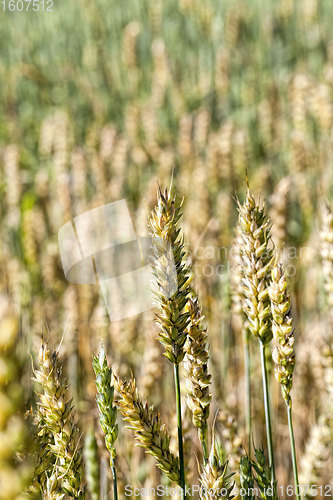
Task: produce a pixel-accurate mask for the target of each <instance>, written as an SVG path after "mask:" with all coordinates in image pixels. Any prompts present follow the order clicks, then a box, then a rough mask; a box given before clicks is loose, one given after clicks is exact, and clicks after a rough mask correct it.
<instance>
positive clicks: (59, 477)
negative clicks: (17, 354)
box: [34, 339, 85, 500]
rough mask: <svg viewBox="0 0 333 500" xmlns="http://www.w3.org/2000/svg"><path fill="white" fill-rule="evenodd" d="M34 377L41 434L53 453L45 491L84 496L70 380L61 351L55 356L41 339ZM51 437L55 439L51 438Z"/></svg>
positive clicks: (53, 494)
mask: <svg viewBox="0 0 333 500" xmlns="http://www.w3.org/2000/svg"><path fill="white" fill-rule="evenodd" d="M34 380H35V381H36V382H37V383H38V384H39V386H40V390H39V391H38V392H37V391H36V394H37V396H38V399H39V401H38V410H37V419H36V422H37V425H38V430H39V436H40V437H41V438H43V436H45V437H46V438H47V439H48V440H49V443H48V446H49V451H50V454H51V455H53V459H52V462H54V465H53V466H52V468H50V469H49V470H47V471H46V481H42V483H43V482H44V484H45V486H44V488H43V494H44V495H45V497H46V498H49V499H56V500H61V499H63V498H64V497H65V496H66V495H68V496H70V497H71V498H77V499H84V498H85V488H84V487H83V486H82V481H83V461H82V449H81V446H80V445H79V438H78V433H79V429H78V425H77V423H76V421H75V412H74V408H73V406H72V402H71V400H69V399H68V395H67V390H68V385H67V380H66V379H65V378H64V377H63V375H62V367H61V366H60V364H59V360H58V354H57V353H56V352H54V353H53V354H52V355H51V354H50V351H49V349H48V347H47V344H46V343H45V342H44V340H43V339H42V343H41V347H40V350H39V369H38V370H36V371H35V378H34ZM51 437H52V438H51Z"/></svg>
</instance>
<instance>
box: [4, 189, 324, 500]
mask: <svg viewBox="0 0 333 500" xmlns="http://www.w3.org/2000/svg"><path fill="white" fill-rule="evenodd" d="M238 211H239V218H238V224H237V227H236V230H235V246H236V251H235V254H236V256H237V262H238V267H237V268H234V273H235V274H237V273H238V276H236V277H235V279H234V280H233V285H234V286H233V291H232V298H233V303H234V305H235V309H236V311H237V314H238V316H239V321H240V323H241V325H242V326H241V328H242V339H243V348H244V361H245V362H244V366H245V380H244V384H245V386H246V391H245V392H246V399H245V401H246V403H245V405H246V430H247V438H243V439H241V440H240V442H239V443H238V450H237V451H235V446H233V447H232V451H231V453H228V452H227V451H226V446H225V443H224V437H223V427H224V426H225V427H226V428H228V427H230V422H229V423H228V424H225V423H224V418H223V412H224V408H223V407H221V409H220V410H221V414H222V419H221V422H222V432H220V430H219V427H218V426H217V425H216V419H218V418H219V416H218V413H219V401H218V397H217V398H216V399H217V401H215V402H214V413H215V415H214V417H213V420H212V418H209V417H210V414H211V413H212V412H211V407H212V405H213V401H214V397H213V394H212V393H213V391H212V387H213V385H212V376H211V374H210V373H209V357H210V353H209V332H208V331H207V329H206V326H205V324H204V317H203V314H202V309H201V306H200V298H199V297H198V295H197V293H196V290H195V277H194V278H193V273H192V271H191V264H190V262H189V260H188V256H187V253H186V251H185V244H184V237H183V234H182V231H181V229H180V227H179V221H180V219H181V216H182V203H178V202H177V200H176V197H174V196H173V195H172V193H171V192H170V191H169V190H168V189H166V190H165V191H164V192H162V191H161V190H159V192H158V201H157V205H156V207H155V209H154V210H153V211H152V212H151V215H150V218H149V224H148V226H149V231H150V234H151V236H152V246H153V253H154V260H152V264H151V265H152V273H153V279H154V296H155V306H156V317H155V319H156V323H157V325H158V339H159V341H160V343H161V344H162V346H163V349H164V352H163V354H164V356H165V357H166V358H167V360H168V365H169V366H170V364H171V365H173V372H174V384H175V408H176V416H177V421H176V422H175V427H176V428H177V437H178V446H176V448H174V449H172V447H171V445H170V441H171V435H170V431H169V430H168V428H167V426H166V424H165V423H163V415H162V416H161V415H160V414H159V412H158V411H157V410H156V409H155V408H154V407H153V406H151V405H150V403H149V398H148V401H145V399H143V397H142V396H141V395H140V392H139V390H138V389H137V384H136V380H135V378H134V377H133V375H132V376H131V377H130V378H129V379H128V380H124V379H122V378H121V377H120V376H119V375H117V374H116V373H115V371H116V370H115V369H114V368H113V367H112V365H111V366H110V364H109V363H108V360H107V356H106V352H105V350H104V347H103V346H101V348H100V352H99V354H98V355H97V356H94V357H93V359H92V365H93V370H94V373H95V386H96V401H97V407H98V414H99V422H100V428H101V434H102V435H104V442H105V447H106V449H107V452H108V454H109V463H110V469H111V471H112V478H113V498H115V499H116V498H124V497H125V492H124V489H123V486H124V484H123V481H121V484H119V481H117V477H119V476H120V477H122V472H121V467H122V463H121V461H118V459H117V457H118V453H119V452H120V451H121V447H122V443H121V437H120V436H118V434H120V433H119V422H120V421H121V419H122V421H123V422H125V423H126V424H127V427H128V428H129V429H131V431H132V433H133V436H134V440H135V441H136V443H137V444H138V445H139V446H140V447H142V448H143V449H144V450H145V452H146V453H147V454H150V455H151V456H152V457H153V459H154V461H155V464H156V466H157V467H158V468H159V469H160V471H162V473H163V475H164V480H163V484H164V485H168V484H170V485H177V486H178V487H179V491H180V495H181V498H182V499H185V498H189V496H188V495H189V493H187V492H188V491H190V490H188V488H189V485H190V483H189V481H190V480H193V472H192V474H191V473H190V474H189V476H190V477H187V470H188V466H189V461H190V459H191V457H190V455H191V454H193V453H194V452H193V449H189V447H188V446H186V443H185V441H186V440H185V439H184V436H183V416H184V413H185V409H184V408H182V397H181V392H182V390H181V389H183V392H184V396H186V404H187V407H188V410H189V412H190V415H191V420H192V424H193V426H194V428H196V430H197V436H198V443H199V448H196V460H197V468H198V471H199V472H198V474H199V476H198V481H199V483H198V484H199V485H200V490H199V491H200V493H199V495H200V498H201V499H208V498H215V499H217V498H226V499H228V498H233V496H234V491H235V488H236V487H237V486H238V487H239V488H240V489H239V490H238V494H239V495H240V496H241V497H242V498H245V499H253V498H255V496H256V493H255V490H254V489H253V488H254V486H255V485H256V486H257V488H258V489H257V496H258V497H259V498H262V499H268V498H273V499H277V498H278V497H279V483H278V478H277V475H276V472H275V466H274V456H275V452H276V448H277V447H278V444H277V437H276V436H275V437H274V436H273V432H272V420H271V409H270V406H271V403H270V400H271V388H270V384H269V377H268V368H267V363H268V364H269V363H270V360H272V362H273V364H274V372H275V378H276V380H277V382H278V384H279V385H280V387H281V391H282V396H283V399H284V401H285V404H286V412H287V419H288V427H289V438H290V453H291V462H292V467H293V475H294V486H295V489H294V491H295V495H296V496H297V498H298V499H299V498H300V497H301V493H302V491H301V487H300V481H299V478H298V464H297V458H296V455H297V453H296V449H295V439H294V432H293V421H292V391H291V390H292V383H293V372H294V368H295V353H294V341H295V337H296V336H297V332H295V329H294V326H293V318H292V312H291V299H290V295H289V292H288V284H287V278H286V273H285V270H284V266H283V263H281V262H279V252H278V251H277V249H276V247H275V246H274V244H273V243H272V240H271V223H270V221H269V219H268V217H267V216H266V214H265V207H264V206H261V205H260V203H259V202H257V201H256V200H255V198H254V197H253V196H252V194H251V192H250V191H249V189H248V191H247V194H246V199H245V201H244V203H242V204H241V203H240V202H238ZM155 238H158V240H155ZM154 241H155V242H156V241H158V242H159V243H156V244H154ZM161 241H164V242H166V243H168V244H169V245H170V248H171V249H172V254H173V259H174V266H175V271H176V281H177V290H176V292H175V293H173V294H171V296H170V293H169V292H170V288H172V287H173V286H174V281H175V276H174V274H173V272H174V269H173V268H172V266H170V262H169V260H168V259H166V257H165V254H164V249H163V245H161V243H160V242H161ZM321 242H322V252H321V255H322V265H323V269H324V273H325V286H326V292H327V300H328V301H329V303H330V305H332V289H333V214H332V212H331V211H330V209H329V208H328V207H327V206H325V211H324V215H323V221H322V231H321ZM1 309H2V311H1V313H2V315H1V318H2V319H1V341H0V348H1V363H0V367H1V378H0V383H1V393H0V397H1V409H0V417H1V456H0V464H1V467H0V481H1V493H0V496H1V498H6V499H14V498H17V499H18V498H26V497H28V496H30V497H31V498H38V497H39V496H40V495H42V497H43V498H47V499H62V498H86V497H87V496H88V498H89V497H91V498H92V499H98V498H100V493H101V492H100V484H101V481H100V463H99V458H98V456H99V451H98V450H99V448H100V446H101V444H99V446H98V445H97V442H96V432H95V430H94V428H93V427H90V428H89V429H88V430H87V432H86V435H85V438H84V440H83V439H82V434H80V431H79V424H78V422H77V419H76V415H75V413H76V412H75V408H74V405H73V402H72V399H71V398H70V396H69V387H68V382H67V380H66V378H65V377H64V375H63V373H62V366H61V362H60V360H59V353H58V352H57V351H55V352H53V353H52V352H51V351H50V349H49V347H48V344H47V342H46V341H45V339H44V338H42V342H41V346H40V349H39V354H38V360H37V361H35V360H34V361H33V364H34V368H33V374H34V377H33V380H34V383H35V395H36V405H34V408H32V409H31V410H30V411H29V412H28V414H24V394H23V389H22V386H21V377H22V373H23V365H22V361H21V358H22V357H21V358H20V356H19V355H18V353H17V346H16V344H17V340H18V334H19V322H18V318H17V314H16V313H15V310H14V309H13V308H11V307H10V305H9V304H8V302H6V301H5V300H3V303H2V304H1ZM331 320H332V318H330V320H329V326H330V328H329V335H328V337H327V339H326V340H327V344H326V345H325V346H324V348H323V352H322V357H323V369H324V381H325V384H326V385H325V389H326V396H325V397H326V398H327V400H326V401H325V405H324V409H323V411H322V413H321V415H320V416H319V417H318V420H317V422H316V424H315V426H314V428H313V429H312V431H311V433H310V438H309V443H308V446H307V448H306V450H305V453H304V456H303V457H302V473H303V476H304V480H305V481H308V483H307V484H309V485H311V484H315V483H314V480H313V479H312V476H313V474H314V471H315V470H316V467H320V461H322V462H323V463H322V464H321V466H323V467H325V450H327V449H329V446H330V444H331V440H332V431H333V417H332V407H333V400H332V394H333V379H332V373H333V351H332V341H333V337H332V330H331V328H332V323H331ZM252 338H256V341H255V342H252V340H251V339H252ZM251 345H252V350H255V349H258V350H259V351H260V360H261V372H262V387H263V403H264V413H265V422H266V434H267V440H266V442H267V456H268V458H266V453H265V451H264V448H260V447H259V446H258V447H257V445H256V443H255V442H254V437H253V435H252V431H251V429H252V420H253V413H252V410H251V399H252V397H253V394H252V392H256V391H253V384H251V362H250V355H251V349H250V346H251ZM110 354H111V358H112V353H110ZM181 377H183V378H184V380H185V381H186V385H185V386H184V387H182V384H181ZM170 390H171V388H170ZM329 398H330V400H329ZM211 417H212V415H211ZM235 433H236V434H237V428H236V431H235ZM32 436H33V439H32ZM279 439H285V438H284V437H279ZM83 441H84V442H83ZM274 442H275V445H274ZM318 449H319V450H318ZM316 452H317V454H318V455H319V456H317V455H316ZM328 463H329V462H327V464H328ZM327 466H328V465H327ZM306 475H307V476H306ZM311 475H312V476H311ZM302 481H303V479H302ZM301 484H303V483H301ZM304 494H305V495H311V491H310V492H309V491H307V492H306V493H304ZM107 495H108V496H107V497H109V496H110V495H111V493H107ZM312 495H313V492H312Z"/></svg>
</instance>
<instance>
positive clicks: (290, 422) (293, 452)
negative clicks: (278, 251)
mask: <svg viewBox="0 0 333 500" xmlns="http://www.w3.org/2000/svg"><path fill="white" fill-rule="evenodd" d="M287 410H288V427H289V436H290V447H291V457H292V462H293V472H294V481H295V488H296V497H297V500H300V498H301V496H300V491H299V489H300V488H299V482H298V470H297V460H296V449H295V437H294V428H293V417H292V409H291V403H289V404H288V403H287Z"/></svg>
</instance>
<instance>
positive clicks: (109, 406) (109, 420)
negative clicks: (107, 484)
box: [93, 346, 118, 500]
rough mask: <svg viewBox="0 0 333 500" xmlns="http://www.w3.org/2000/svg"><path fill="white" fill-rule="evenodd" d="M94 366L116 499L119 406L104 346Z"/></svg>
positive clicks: (100, 413)
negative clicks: (116, 443) (116, 401)
mask: <svg viewBox="0 0 333 500" xmlns="http://www.w3.org/2000/svg"><path fill="white" fill-rule="evenodd" d="M93 368H94V371H95V376H96V380H95V383H96V389H97V396H96V401H97V405H98V409H99V421H100V424H101V427H102V430H103V432H104V438H105V445H106V448H107V449H108V451H109V453H110V467H111V471H112V478H113V491H114V498H115V500H116V499H117V498H118V487H117V472H116V463H115V459H116V454H117V453H116V448H115V442H116V440H117V437H118V424H117V423H116V421H117V407H116V406H115V404H114V385H113V383H112V382H113V381H112V369H111V368H109V367H108V362H107V359H106V355H105V351H104V348H103V346H101V350H100V352H99V355H98V356H94V358H93Z"/></svg>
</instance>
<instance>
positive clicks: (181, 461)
mask: <svg viewBox="0 0 333 500" xmlns="http://www.w3.org/2000/svg"><path fill="white" fill-rule="evenodd" d="M174 376H175V388H176V408H177V428H178V451H179V469H180V487H181V490H182V491H181V494H182V499H184V500H185V499H186V493H185V466H184V450H183V429H182V407H181V396H180V382H179V365H174Z"/></svg>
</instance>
